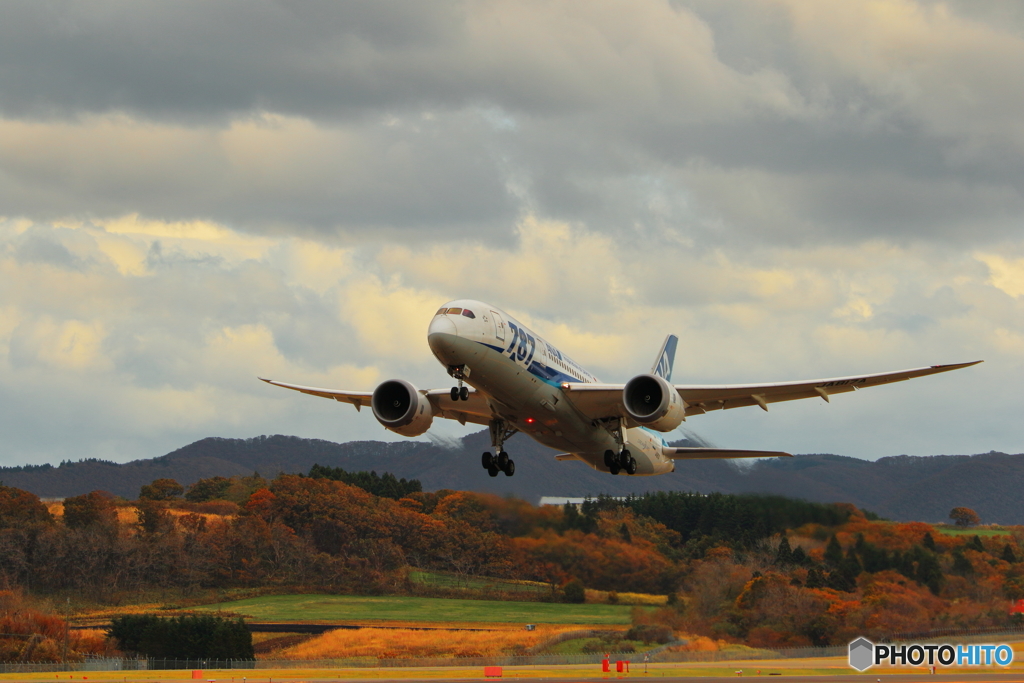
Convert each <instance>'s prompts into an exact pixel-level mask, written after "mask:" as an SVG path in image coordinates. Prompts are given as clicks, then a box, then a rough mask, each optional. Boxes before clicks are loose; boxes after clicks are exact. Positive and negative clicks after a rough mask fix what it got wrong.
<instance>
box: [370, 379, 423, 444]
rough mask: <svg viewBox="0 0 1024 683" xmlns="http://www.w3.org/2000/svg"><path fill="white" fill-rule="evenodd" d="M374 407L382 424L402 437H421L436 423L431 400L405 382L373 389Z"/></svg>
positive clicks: (372, 402)
mask: <svg viewBox="0 0 1024 683" xmlns="http://www.w3.org/2000/svg"><path fill="white" fill-rule="evenodd" d="M370 407H371V408H372V409H373V416H374V417H375V418H377V421H378V422H380V423H381V424H382V425H384V427H385V428H387V429H390V430H391V431H393V432H397V433H398V434H401V435H402V436H419V435H420V434H422V433H423V432H425V431H427V430H428V429H430V423H431V422H433V421H434V413H433V410H431V408H430V401H429V400H427V397H426V396H424V395H423V394H421V393H420V392H419V390H417V389H416V387H414V386H413V385H411V384H409V383H408V382H406V381H405V380H401V379H390V380H388V381H386V382H381V383H380V385H378V386H377V388H376V389H374V390H373V396H372V397H371V398H370Z"/></svg>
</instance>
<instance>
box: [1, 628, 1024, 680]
mask: <svg viewBox="0 0 1024 683" xmlns="http://www.w3.org/2000/svg"><path fill="white" fill-rule="evenodd" d="M904 635H910V636H912V637H908V638H905V637H903V636H904ZM993 636H1016V637H1021V636H1024V629H1005V628H1004V629H959V630H956V629H949V630H948V632H945V631H943V632H938V631H929V632H923V633H920V634H900V636H899V637H898V638H897V637H893V638H890V639H887V641H888V642H901V641H902V642H907V641H923V640H934V639H938V638H942V639H946V640H949V641H953V642H956V641H960V642H964V641H970V640H975V639H980V638H988V639H992V638H993ZM657 650H658V651H651V652H649V653H648V654H649V655H650V662H651V663H652V664H656V663H683V662H730V661H740V660H748V659H780V660H781V659H806V658H812V657H841V656H845V655H846V653H847V646H846V645H834V646H831V647H802V648H788V649H767V648H764V649H752V648H728V649H725V650H718V651H714V652H694V651H681V652H673V651H671V650H669V649H663V648H658V649H657ZM643 656H644V653H643V652H630V653H612V657H613V658H620V659H630V660H632V661H640V660H642V659H643ZM602 659H604V654H603V653H598V654H581V655H509V656H505V657H501V656H499V657H420V658H413V659H377V658H375V657H362V658H357V659H312V660H281V659H276V660H270V659H232V660H216V659H187V660H186V659H112V658H99V659H86V660H85V661H82V662H0V674H4V673H44V672H58V671H146V670H149V671H156V670H168V669H209V670H213V669H243V670H244V669H249V670H260V669H263V670H266V669H357V668H359V669H368V668H381V669H391V668H404V667H409V668H417V667H419V668H422V667H453V666H466V667H481V666H533V667H544V666H557V665H572V664H575V665H588V664H592V665H594V666H597V665H599V664H600V663H601V660H602Z"/></svg>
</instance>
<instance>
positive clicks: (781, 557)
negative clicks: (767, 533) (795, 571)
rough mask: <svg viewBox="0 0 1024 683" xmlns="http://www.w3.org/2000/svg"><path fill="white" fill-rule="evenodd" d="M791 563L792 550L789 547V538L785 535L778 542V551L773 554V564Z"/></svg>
mask: <svg viewBox="0 0 1024 683" xmlns="http://www.w3.org/2000/svg"><path fill="white" fill-rule="evenodd" d="M792 562H793V549H792V548H790V547H789V538H787V537H786V535H785V534H783V535H782V540H781V541H780V542H779V549H778V551H777V552H776V553H775V564H780V565H787V564H790V563H792Z"/></svg>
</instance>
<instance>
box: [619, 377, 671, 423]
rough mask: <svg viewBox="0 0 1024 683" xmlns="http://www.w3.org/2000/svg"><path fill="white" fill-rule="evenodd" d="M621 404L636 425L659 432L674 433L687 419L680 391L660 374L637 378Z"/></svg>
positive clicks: (625, 392) (627, 389)
mask: <svg viewBox="0 0 1024 683" xmlns="http://www.w3.org/2000/svg"><path fill="white" fill-rule="evenodd" d="M622 403H623V405H624V406H625V407H626V412H627V413H628V414H629V416H630V417H631V418H632V419H633V421H634V422H636V423H638V424H641V425H643V426H644V427H649V428H651V429H654V430H657V431H659V432H671V431H672V430H673V429H675V428H676V427H678V426H679V425H680V424H682V422H683V420H684V419H685V418H686V404H685V403H683V399H681V398H680V397H679V392H678V391H676V388H675V387H674V386H672V385H671V384H669V383H668V382H667V381H665V378H664V377H659V376H658V375H637V376H636V377H634V378H633V379H631V380H629V381H628V382H626V386H625V388H624V389H623V390H622Z"/></svg>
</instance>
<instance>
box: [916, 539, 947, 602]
mask: <svg viewBox="0 0 1024 683" xmlns="http://www.w3.org/2000/svg"><path fill="white" fill-rule="evenodd" d="M920 550H921V552H920V553H919V554H918V559H917V574H916V576H915V577H914V578H915V579H916V580H917V582H918V583H920V584H922V585H924V586H928V590H930V591H931V592H932V593H934V594H935V595H938V594H939V591H940V590H942V584H943V582H944V581H945V577H944V576H943V575H942V567H941V566H940V565H939V558H938V557H936V555H935V553H933V552H931V551H928V550H925V549H923V548H921V549H920Z"/></svg>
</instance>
